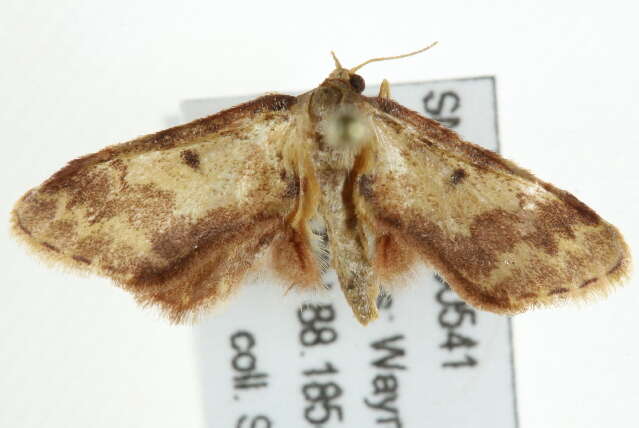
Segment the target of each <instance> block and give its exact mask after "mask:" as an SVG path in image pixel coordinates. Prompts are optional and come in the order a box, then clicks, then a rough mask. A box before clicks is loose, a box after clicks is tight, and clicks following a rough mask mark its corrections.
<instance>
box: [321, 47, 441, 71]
mask: <svg viewBox="0 0 639 428" xmlns="http://www.w3.org/2000/svg"><path fill="white" fill-rule="evenodd" d="M437 43H438V42H433V43H431V44H430V45H428V46H426V47H425V48H422V49H420V50H417V51H415V52H410V53H407V54H403V55H397V56H385V57H381V58H373V59H369V60H368V61H366V62H363V63H361V64H360V65H358V66H357V67H353V68H351V69H350V70H348V72H349V73H350V74H353V73H355V72H356V71H357V70H359V69H360V68H362V67H364V66H365V65H366V64H370V63H371V62H377V61H386V60H389V59H400V58H406V57H407V56H413V55H417V54H418V53H422V52H424V51H427V50H428V49H430V48H432V47H433V46H435V45H436V44H437ZM334 56H335V55H333V57H334ZM335 61H337V58H335Z"/></svg>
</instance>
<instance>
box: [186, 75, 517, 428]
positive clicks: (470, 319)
mask: <svg viewBox="0 0 639 428" xmlns="http://www.w3.org/2000/svg"><path fill="white" fill-rule="evenodd" d="M391 90H392V96H393V98H394V99H395V100H396V101H397V102H398V103H400V104H402V105H404V106H406V107H408V108H410V109H413V110H416V111H418V112H420V113H422V114H425V115H427V116H430V117H432V118H435V119H437V120H439V121H441V122H442V123H444V124H445V125H446V126H448V127H450V128H453V129H455V130H456V131H457V132H459V133H460V134H461V135H462V136H463V137H464V139H467V140H469V141H472V142H474V143H476V144H480V145H482V146H484V147H486V148H489V149H491V150H497V149H498V135H497V116H496V114H497V112H496V102H495V87H494V79H493V78H491V77H480V78H471V79H459V80H444V81H432V82H420V83H410V84H399V85H394V86H391ZM366 92H367V93H369V94H376V93H377V88H376V87H373V88H370V90H367V91H366ZM252 98H255V97H237V98H222V99H206V100H191V101H186V102H184V103H183V105H182V110H183V112H184V116H185V119H187V120H191V119H195V118H198V117H202V116H207V115H210V114H213V113H215V112H216V111H219V110H221V109H223V108H227V107H231V106H233V105H236V104H238V103H240V102H244V101H247V100H249V99H252ZM424 185H428V183H424ZM331 275H332V276H331ZM328 282H329V283H331V284H333V286H332V287H331V288H330V289H329V290H327V291H326V292H318V293H316V294H312V295H306V296H305V299H304V302H306V304H304V305H302V306H300V297H299V296H296V295H295V293H289V294H286V290H284V289H282V287H281V286H279V285H273V284H269V283H267V282H255V283H253V284H248V285H245V286H243V287H242V288H241V290H238V292H237V294H236V295H235V296H234V297H233V298H232V300H231V301H230V302H229V304H228V305H226V307H225V308H224V309H223V310H221V311H218V312H217V313H216V314H215V315H214V316H211V317H208V318H207V319H205V320H203V321H202V322H201V323H200V324H199V325H198V326H197V327H196V329H195V331H196V335H197V337H196V343H197V353H198V357H199V358H200V363H201V381H202V388H203V397H204V405H205V409H206V416H207V423H208V425H209V426H210V427H215V428H218V427H237V428H269V427H286V428H291V427H294V428H302V427H327V428H329V427H349V428H352V427H388V428H395V427H404V428H409V427H415V428H423V427H431V426H432V427H456V428H465V427H491V428H514V427H516V426H517V415H516V400H515V395H514V394H515V392H514V378H513V367H512V343H511V338H510V320H509V319H508V318H506V317H502V316H497V315H494V314H490V313H488V312H483V311H479V310H476V309H473V308H471V307H470V306H468V305H466V304H464V303H463V302H462V301H461V300H460V299H459V297H457V295H456V294H455V293H454V292H453V291H451V290H450V289H449V288H448V287H447V285H446V284H445V283H444V282H443V281H442V280H441V278H440V277H439V276H438V275H436V274H435V273H434V272H432V271H429V270H427V269H424V270H423V271H421V272H420V273H419V274H418V275H417V276H416V278H415V280H414V281H412V282H411V283H410V284H409V285H408V286H404V287H401V289H397V290H395V291H394V293H393V297H392V299H382V300H380V319H379V320H377V321H375V322H373V323H372V324H370V325H369V326H367V327H362V326H361V325H359V324H358V323H357V321H356V320H355V318H354V317H353V315H352V313H351V310H350V308H349V307H348V306H347V305H346V301H345V299H344V297H343V296H342V294H341V290H340V289H339V286H337V285H336V281H335V276H334V274H330V275H329V280H328Z"/></svg>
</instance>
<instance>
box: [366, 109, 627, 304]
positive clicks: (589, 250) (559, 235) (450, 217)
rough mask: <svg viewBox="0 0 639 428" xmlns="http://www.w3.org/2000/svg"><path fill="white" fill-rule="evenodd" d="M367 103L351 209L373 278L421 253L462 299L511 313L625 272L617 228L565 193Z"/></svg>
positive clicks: (586, 291) (418, 119)
mask: <svg viewBox="0 0 639 428" xmlns="http://www.w3.org/2000/svg"><path fill="white" fill-rule="evenodd" d="M367 102H368V103H370V105H371V107H372V109H371V110H370V117H371V121H372V126H373V127H374V129H375V134H376V137H377V139H378V144H377V149H376V151H377V153H376V162H375V163H374V166H373V168H372V170H370V171H368V172H367V173H366V174H365V175H362V176H361V177H360V179H359V186H358V192H359V195H358V205H359V206H358V210H359V213H360V216H361V217H362V218H366V219H367V222H368V223H369V224H370V226H371V227H372V228H373V229H375V230H376V231H377V246H376V258H375V263H374V267H375V269H376V270H377V271H378V272H379V273H380V275H381V276H382V277H384V278H386V279H387V280H392V277H393V275H398V274H401V273H402V272H403V271H404V270H406V269H407V268H408V267H409V265H410V264H411V263H412V262H414V261H415V260H422V261H424V262H426V264H428V265H430V266H432V267H434V268H435V269H437V270H438V271H439V272H440V273H441V274H442V275H443V276H444V277H445V279H446V280H447V282H448V283H449V284H450V285H451V287H452V288H453V289H454V290H455V291H456V292H457V293H458V294H459V295H460V296H461V297H462V298H464V299H465V300H466V301H468V302H469V303H471V304H473V305H475V306H478V307H480V308H483V309H487V310H490V311H493V312H497V313H508V314H511V313H517V312H521V311H523V310H525V309H528V308H530V307H533V306H539V305H546V304H553V303H557V302H559V301H561V300H565V299H566V298H570V299H574V298H584V297H589V296H592V295H596V294H605V293H606V292H607V290H608V288H609V287H610V285H611V284H613V283H615V282H618V281H619V280H620V279H622V277H623V276H625V275H627V273H628V270H629V268H630V254H629V250H628V247H627V245H626V243H625V242H624V240H623V238H622V236H621V234H620V233H619V231H618V230H617V229H616V228H615V227H613V226H612V225H610V224H609V223H607V222H605V221H604V220H603V219H601V218H600V217H599V216H598V215H597V214H596V213H595V212H594V211H592V210H591V209H590V208H588V207H587V206H586V205H585V204H583V203H582V202H580V201H579V200H577V198H575V197H574V196H573V195H571V194H570V193H568V192H565V191H562V190H560V189H557V188H555V187H554V186H552V185H550V184H548V183H545V182H543V181H541V180H539V179H537V178H536V177H534V176H533V175H532V174H530V173H529V172H527V171H525V170H522V169H521V168H519V167H517V166H516V165H514V164H513V163H512V162H510V161H507V160H505V159H503V158H501V157H500V156H498V155H496V154H495V153H493V152H490V151H488V150H485V149H483V148H481V147H478V146H475V145H473V144H470V143H467V142H464V141H462V140H461V139H460V138H459V136H458V135H457V134H456V133H454V132H453V131H451V130H449V129H447V128H445V127H443V126H441V125H439V124H438V123H437V122H435V121H433V120H430V119H427V118H424V117H422V116H420V115H418V114H417V113H415V112H412V111H410V110H408V109H406V108H404V107H402V106H400V105H399V104H397V103H395V102H393V101H391V100H390V99H383V98H369V99H368V101H367Z"/></svg>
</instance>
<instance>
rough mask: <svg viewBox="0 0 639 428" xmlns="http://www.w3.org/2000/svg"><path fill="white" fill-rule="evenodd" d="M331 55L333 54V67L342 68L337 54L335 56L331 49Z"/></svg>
mask: <svg viewBox="0 0 639 428" xmlns="http://www.w3.org/2000/svg"><path fill="white" fill-rule="evenodd" d="M331 55H333V59H334V60H335V68H337V69H340V68H344V67H342V64H340V62H339V59H337V56H335V52H333V51H331Z"/></svg>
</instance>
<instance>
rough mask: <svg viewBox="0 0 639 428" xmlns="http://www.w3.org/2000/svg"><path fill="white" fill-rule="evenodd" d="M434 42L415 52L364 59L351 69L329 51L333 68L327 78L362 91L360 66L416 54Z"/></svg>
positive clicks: (362, 82) (428, 47) (364, 86)
mask: <svg viewBox="0 0 639 428" xmlns="http://www.w3.org/2000/svg"><path fill="white" fill-rule="evenodd" d="M436 44H437V42H435V43H432V44H430V45H429V46H426V47H425V48H423V49H419V50H417V51H415V52H410V53H407V54H404V55H397V56H388V57H381V58H373V59H369V60H368V61H364V62H363V63H361V64H360V65H358V66H356V67H353V68H351V69H347V68H344V67H342V64H341V63H340V62H339V60H338V59H337V56H336V55H335V52H332V51H331V55H332V56H333V60H334V61H335V70H333V72H332V73H331V74H330V75H329V76H328V79H327V80H338V81H342V82H344V83H345V84H346V86H347V87H348V88H350V90H352V91H353V92H355V93H357V94H361V93H362V92H364V88H366V82H365V81H364V78H363V77H362V76H360V75H359V74H357V73H356V71H357V70H359V69H360V68H362V67H364V66H365V65H366V64H370V63H371V62H376V61H386V60H389V59H399V58H406V57H407V56H412V55H416V54H418V53H421V52H424V51H426V50H428V49H430V48H432V47H433V46H435V45H436Z"/></svg>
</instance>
